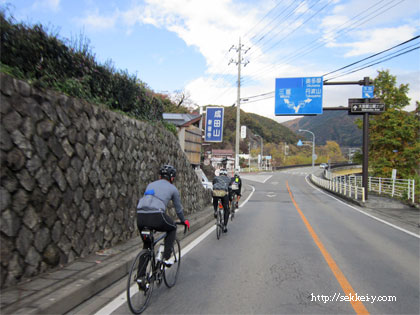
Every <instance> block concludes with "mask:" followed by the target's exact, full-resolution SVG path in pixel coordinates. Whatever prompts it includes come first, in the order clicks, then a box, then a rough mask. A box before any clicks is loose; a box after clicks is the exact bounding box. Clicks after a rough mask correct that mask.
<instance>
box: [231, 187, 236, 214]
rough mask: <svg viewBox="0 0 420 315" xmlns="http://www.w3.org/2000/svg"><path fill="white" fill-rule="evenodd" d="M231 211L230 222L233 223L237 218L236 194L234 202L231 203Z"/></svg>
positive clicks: (233, 198) (233, 197)
mask: <svg viewBox="0 0 420 315" xmlns="http://www.w3.org/2000/svg"><path fill="white" fill-rule="evenodd" d="M230 208H231V211H230V220H231V221H233V217H234V216H235V210H236V194H235V193H234V194H233V196H232V202H231V207H230Z"/></svg>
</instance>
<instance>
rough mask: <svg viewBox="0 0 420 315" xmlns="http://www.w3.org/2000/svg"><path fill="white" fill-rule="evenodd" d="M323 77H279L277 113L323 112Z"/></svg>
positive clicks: (277, 83) (281, 114)
mask: <svg viewBox="0 0 420 315" xmlns="http://www.w3.org/2000/svg"><path fill="white" fill-rule="evenodd" d="M323 84H324V81H323V78H322V77H306V78H277V79H276V90H275V115H276V116H283V115H285V116H291V115H317V114H322V88H323Z"/></svg>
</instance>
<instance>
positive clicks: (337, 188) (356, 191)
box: [311, 174, 365, 202]
mask: <svg viewBox="0 0 420 315" xmlns="http://www.w3.org/2000/svg"><path fill="white" fill-rule="evenodd" d="M311 179H312V181H313V182H314V183H315V184H317V185H318V186H321V187H322V188H324V189H327V190H329V191H332V192H335V193H338V194H340V195H343V196H346V197H349V198H353V199H356V200H361V201H362V202H365V190H364V188H363V187H360V186H357V185H355V184H351V183H345V182H343V181H338V180H336V178H333V180H328V179H322V178H319V177H317V176H315V175H314V174H311Z"/></svg>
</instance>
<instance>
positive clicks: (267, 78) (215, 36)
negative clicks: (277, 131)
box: [83, 0, 420, 121]
mask: <svg viewBox="0 0 420 315" xmlns="http://www.w3.org/2000/svg"><path fill="white" fill-rule="evenodd" d="M407 2H410V1H407ZM407 2H404V3H403V4H404V5H402V6H398V7H395V8H394V9H393V10H391V11H390V12H387V14H385V15H380V16H378V17H375V19H372V21H369V23H367V24H364V25H359V28H358V29H357V31H356V30H353V31H352V32H349V33H346V37H345V38H344V37H343V36H341V37H336V35H337V31H338V30H339V28H340V27H343V25H348V22H349V21H350V19H351V18H353V17H355V16H357V15H358V14H360V13H361V12H364V10H365V9H367V8H368V7H370V6H372V3H370V2H369V1H366V0H349V1H338V0H335V1H333V2H332V3H331V4H332V5H335V7H332V5H331V6H330V7H331V8H332V11H331V14H327V15H326V16H322V15H320V16H319V17H317V18H318V19H319V20H318V22H317V23H318V25H317V27H319V28H320V29H321V31H322V32H321V34H323V42H324V43H327V44H326V46H328V47H329V49H330V52H333V53H334V54H336V55H340V56H343V55H342V53H341V51H343V49H344V50H345V49H347V52H344V54H345V55H344V57H345V58H343V59H341V61H335V62H336V63H341V65H340V64H338V66H336V65H334V64H332V63H331V62H329V61H327V62H326V63H324V64H323V63H321V62H320V63H317V62H316V61H312V62H309V61H308V60H309V59H308V60H307V59H306V58H303V59H299V60H298V61H295V63H294V64H285V63H284V62H283V63H281V62H279V58H276V56H280V57H281V56H283V57H284V56H285V55H286V56H288V55H291V56H293V51H294V49H295V48H296V46H294V45H293V44H295V43H292V42H290V41H289V42H286V43H287V45H285V44H283V43H282V45H279V46H276V47H275V49H272V50H271V51H270V53H268V52H267V51H266V50H267V47H270V46H271V44H274V43H276V40H279V39H281V38H282V37H284V36H286V35H288V32H290V30H292V29H294V28H296V27H297V26H298V25H299V23H302V21H303V20H302V21H299V20H294V21H291V22H288V25H283V24H276V23H277V21H275V23H274V25H277V27H275V28H273V30H272V32H270V34H269V35H270V36H272V37H274V38H273V39H272V42H270V44H269V45H266V46H265V48H264V50H262V49H261V48H262V47H261V46H258V45H261V43H259V44H258V45H255V43H254V45H253V47H252V50H251V51H250V53H248V55H245V57H247V56H249V58H250V60H251V63H250V64H249V65H248V66H247V67H246V68H243V78H245V80H244V81H245V84H244V85H243V88H242V91H241V96H243V97H246V96H250V95H257V94H261V93H266V92H270V91H273V90H274V78H275V77H293V76H298V77H300V76H305V74H308V73H310V74H311V75H322V74H323V73H325V72H327V70H331V67H333V68H336V67H339V66H343V65H345V64H347V63H348V62H347V59H346V58H349V57H354V56H361V55H364V54H371V53H376V52H379V51H381V50H384V49H386V48H389V47H391V46H393V45H395V44H397V43H400V42H402V41H403V40H405V39H409V38H411V37H413V35H414V34H415V33H416V32H417V31H418V30H419V27H418V26H416V25H417V24H415V23H416V21H413V20H411V21H410V20H408V19H406V20H405V16H406V15H407V8H411V7H412V4H410V5H408V4H407ZM375 3H376V2H375ZM301 4H302V5H301V8H300V10H303V9H306V8H307V3H306V2H302V3H301ZM287 5H288V4H287ZM273 6H274V5H273V1H271V0H267V1H261V2H257V3H256V2H250V3H244V2H240V1H237V0H213V1H191V0H144V2H142V3H141V4H139V3H138V2H134V5H132V6H131V7H130V8H129V9H126V10H122V9H121V10H116V11H115V13H114V14H113V15H111V16H108V17H103V16H100V15H99V14H98V13H97V12H95V13H93V14H89V15H87V16H86V17H85V18H84V19H83V21H84V23H86V25H90V26H91V27H95V28H98V29H107V28H110V27H114V26H115V25H116V24H117V23H122V24H123V25H125V27H127V28H128V29H129V30H128V31H129V32H130V31H131V30H132V29H134V27H135V26H136V25H138V24H140V25H144V24H148V25H153V26H154V27H158V28H162V29H166V30H168V31H171V32H173V33H175V34H176V35H177V36H178V37H179V38H181V39H182V40H183V41H184V42H185V43H186V45H188V46H191V47H195V48H196V49H197V50H198V51H199V52H200V53H201V54H202V56H203V57H204V58H205V60H206V63H207V69H206V71H205V73H203V74H202V76H201V77H198V78H196V79H195V80H192V81H191V82H189V83H188V84H187V85H186V87H185V89H186V90H188V91H189V92H190V95H191V98H192V99H193V100H194V101H196V102H197V103H198V104H200V105H206V104H223V105H230V104H232V103H233V102H235V101H236V83H235V82H234V81H236V79H235V80H230V81H227V78H226V75H227V74H228V75H231V78H232V77H235V76H236V74H237V67H235V66H234V65H230V66H229V67H228V65H227V64H228V62H229V60H230V59H231V58H233V59H234V60H236V58H237V54H236V52H234V51H232V52H231V53H228V52H227V51H228V49H229V48H230V47H231V46H232V45H235V46H237V45H238V38H239V36H240V35H243V34H246V33H247V31H249V29H250V28H251V30H250V32H251V33H254V34H255V33H258V32H259V34H260V35H261V34H263V33H264V32H267V31H268V30H269V29H267V28H265V29H264V25H263V24H264V23H263V24H260V25H259V26H258V28H257V29H252V27H253V26H255V25H257V24H258V22H259V21H260V19H261V17H263V16H264V15H265V13H266V12H268V10H269V9H270V8H272V7H273ZM417 11H418V8H417ZM299 12H302V11H299ZM297 15H299V13H297ZM265 22H266V21H265ZM346 23H347V24H346ZM410 23H411V24H410ZM271 26H273V24H272V25H270V27H269V28H271ZM260 27H261V29H259V28H260ZM362 27H363V28H362ZM308 29H311V26H308ZM314 29H315V28H313V29H312V30H314ZM294 35H295V34H294ZM294 35H293V36H294ZM339 35H342V34H341V33H339ZM311 36H312V38H311V39H309V40H307V42H310V41H312V40H313V39H314V38H315V37H316V36H319V33H318V35H317V33H315V32H312V33H311ZM249 37H250V36H249ZM291 38H292V36H291ZM264 40H266V39H264ZM243 43H244V44H245V45H250V44H252V43H250V42H247V41H246V38H244V39H243ZM289 43H290V44H289ZM296 44H299V45H301V44H302V43H301V42H297V41H296ZM337 48H339V49H340V52H339V53H335V52H334V50H333V49H337ZM250 55H251V56H250ZM276 59H277V60H276ZM283 59H284V58H283ZM286 61H287V60H286ZM299 61H301V62H299ZM263 70H264V71H263ZM250 74H254V75H253V76H252V77H251V78H250V77H249V75H250ZM362 76H371V77H372V78H373V77H375V76H376V71H375V70H374V69H373V68H371V69H366V70H365V71H364V72H363V73H362V74H361V73H360V72H359V73H355V74H354V75H349V76H346V77H345V80H352V79H353V78H354V80H360V79H361V77H362ZM326 90H327V91H326V93H325V97H324V106H339V105H346V104H347V99H348V98H350V97H359V96H360V94H361V92H360V91H359V90H360V87H341V88H331V87H328V89H326ZM418 90H420V89H418ZM412 91H413V90H411V92H412ZM359 92H360V93H359ZM412 93H415V92H412ZM242 108H243V109H244V110H246V111H250V112H254V113H257V114H260V115H264V116H268V117H272V118H274V98H272V99H268V100H263V101H260V102H255V103H249V104H244V105H243V107H242ZM292 118H293V117H292ZM292 118H290V117H288V118H277V120H282V121H284V120H287V119H292Z"/></svg>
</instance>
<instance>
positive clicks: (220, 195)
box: [213, 169, 230, 233]
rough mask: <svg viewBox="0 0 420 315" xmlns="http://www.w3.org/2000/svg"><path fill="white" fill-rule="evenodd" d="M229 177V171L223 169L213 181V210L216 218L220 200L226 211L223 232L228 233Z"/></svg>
mask: <svg viewBox="0 0 420 315" xmlns="http://www.w3.org/2000/svg"><path fill="white" fill-rule="evenodd" d="M229 181H230V179H229V177H228V176H227V170H226V169H221V170H220V172H219V176H216V177H215V178H214V179H213V208H214V217H216V215H217V212H216V211H217V206H218V204H219V199H220V200H221V202H222V205H223V209H224V228H223V232H224V233H226V232H227V224H228V222H229Z"/></svg>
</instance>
